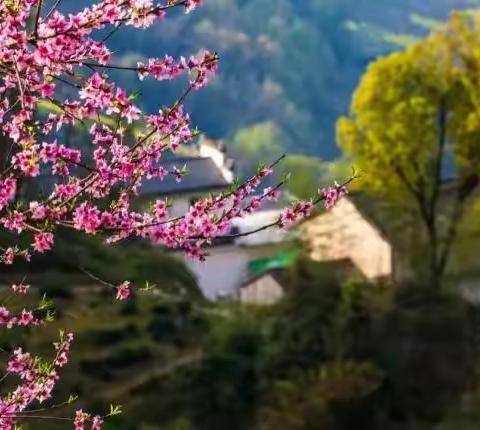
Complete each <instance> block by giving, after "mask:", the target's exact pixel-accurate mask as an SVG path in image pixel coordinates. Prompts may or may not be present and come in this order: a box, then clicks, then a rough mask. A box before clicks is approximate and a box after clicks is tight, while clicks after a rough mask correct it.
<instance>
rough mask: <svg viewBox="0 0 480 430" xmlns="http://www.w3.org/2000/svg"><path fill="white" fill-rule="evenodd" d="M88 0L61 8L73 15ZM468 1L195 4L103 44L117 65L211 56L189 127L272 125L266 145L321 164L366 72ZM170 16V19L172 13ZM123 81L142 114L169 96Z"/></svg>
mask: <svg viewBox="0 0 480 430" xmlns="http://www.w3.org/2000/svg"><path fill="white" fill-rule="evenodd" d="M91 3H92V2H91V1H90V0H82V1H78V2H64V4H65V5H66V6H65V7H71V8H72V9H75V10H76V9H78V7H79V6H80V5H87V4H91ZM479 4H480V2H479V1H478V0H425V1H421V2H419V1H414V0H389V1H381V0H275V1H271V0H205V2H204V7H202V8H201V9H200V10H198V11H196V12H195V13H193V14H190V15H187V16H185V15H183V14H180V13H177V12H173V13H172V14H171V16H170V18H169V19H167V20H165V22H163V23H162V24H160V25H158V26H157V27H156V28H155V29H153V30H152V31H149V32H148V33H144V32H138V31H126V32H119V33H118V35H115V36H114V37H113V38H112V46H113V48H114V49H115V52H116V54H117V56H118V57H119V58H118V60H117V61H118V62H121V63H125V64H132V63H133V64H134V63H135V62H136V61H138V60H139V59H141V58H142V57H143V56H147V55H148V56H163V55H164V54H165V53H167V52H168V53H169V54H172V55H186V56H188V55H190V54H192V53H195V52H197V50H198V49H199V48H202V47H203V48H208V49H210V50H215V51H217V52H219V54H220V56H221V58H222V62H221V69H220V73H219V76H218V78H217V80H216V82H215V84H214V85H212V86H210V87H209V88H207V89H206V90H203V91H201V92H200V93H197V94H194V95H193V97H191V99H190V100H189V107H190V109H192V110H193V113H194V120H195V122H196V124H198V126H199V127H200V129H202V130H203V131H205V132H206V133H208V134H209V135H210V136H212V137H214V138H229V139H232V140H233V139H234V136H235V134H236V133H237V132H238V131H239V130H240V129H242V128H245V127H250V126H252V125H254V124H259V123H269V124H273V125H274V127H275V128H276V130H277V133H276V134H275V136H274V138H272V139H274V143H277V144H278V143H280V146H281V147H282V149H287V150H289V151H290V152H300V153H307V154H314V155H316V156H319V157H320V158H322V159H327V160H329V159H332V158H334V157H335V156H336V155H338V149H337V147H336V145H335V142H334V124H335V121H336V118H337V117H338V116H339V115H340V114H342V113H345V112H346V110H347V109H348V104H349V100H350V97H351V94H352V91H353V89H354V88H355V86H356V84H357V82H358V79H359V77H360V76H361V75H362V73H363V72H364V70H365V67H366V65H367V64H368V63H369V61H371V60H372V59H374V58H375V57H377V56H378V55H380V54H385V53H387V52H389V51H391V50H394V49H396V48H399V47H400V46H402V45H404V44H405V43H409V42H411V41H412V40H413V38H414V37H415V36H421V35H424V34H426V33H427V32H428V31H429V29H431V28H432V26H434V25H435V24H436V23H437V20H443V19H445V18H446V17H447V15H448V13H449V11H451V10H452V9H453V8H468V7H475V6H478V5H479ZM172 15H173V16H172ZM122 76H123V81H124V83H126V84H128V86H129V87H130V88H131V89H132V90H139V91H141V93H142V99H141V100H142V103H143V105H144V106H146V107H148V108H149V109H155V108H157V107H158V106H159V105H162V104H165V103H167V102H168V101H169V100H171V99H172V97H174V96H175V95H177V94H178V91H179V88H178V87H177V88H175V86H172V85H171V83H166V84H164V85H159V84H158V83H157V82H152V81H148V80H147V81H146V82H144V83H143V84H142V85H140V84H139V82H138V80H137V79H136V78H135V77H134V76H132V75H122Z"/></svg>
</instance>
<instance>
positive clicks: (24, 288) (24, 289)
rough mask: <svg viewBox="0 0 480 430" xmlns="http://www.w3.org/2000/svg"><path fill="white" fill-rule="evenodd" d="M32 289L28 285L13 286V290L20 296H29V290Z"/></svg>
mask: <svg viewBox="0 0 480 430" xmlns="http://www.w3.org/2000/svg"><path fill="white" fill-rule="evenodd" d="M29 289H30V285H27V284H18V285H17V284H13V285H12V290H13V291H14V292H15V293H18V294H27V292H28V290H29Z"/></svg>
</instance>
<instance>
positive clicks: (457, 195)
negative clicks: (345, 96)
mask: <svg viewBox="0 0 480 430" xmlns="http://www.w3.org/2000/svg"><path fill="white" fill-rule="evenodd" d="M478 16H479V15H478V14H474V15H472V14H461V13H454V14H452V16H451V18H450V20H449V22H448V24H447V25H446V26H445V27H444V28H443V29H442V30H440V31H437V32H434V33H432V34H431V35H430V36H429V37H428V38H426V39H425V40H423V41H421V42H419V43H417V44H415V45H413V46H412V47H410V48H409V49H407V50H405V51H403V52H400V53H396V54H393V55H390V56H388V57H386V58H382V59H380V60H378V61H376V62H375V63H373V64H372V65H371V66H370V68H369V69H368V72H367V73H366V74H365V76H364V77H363V79H362V81H361V83H360V85H359V87H358V89H357V91H356V92H355V95H354V97H353V101H352V105H351V112H350V116H348V117H344V118H341V119H340V120H339V122H338V140H339V143H340V146H341V147H342V148H343V149H344V150H345V151H346V153H347V154H348V155H350V156H351V157H352V158H353V159H354V160H355V163H356V164H357V165H358V166H359V167H360V168H361V169H362V170H364V171H366V172H367V175H366V176H365V178H364V179H365V182H364V183H365V186H368V187H371V189H372V190H375V191H379V192H384V194H385V196H386V197H387V198H389V199H391V200H393V199H394V200H397V201H398V199H400V200H402V201H412V202H414V204H415V210H416V214H417V215H418V217H419V219H420V220H421V223H422V225H423V226H424V228H425V232H426V238H427V247H428V257H427V258H428V272H429V281H430V285H432V286H434V285H439V284H440V283H441V280H442V277H443V275H444V273H445V270H446V267H447V263H448V260H449V257H450V251H451V248H452V244H453V242H454V241H455V238H456V236H457V230H458V225H459V223H460V221H461V219H462V215H463V214H464V212H465V208H466V206H467V203H468V201H469V198H470V197H471V196H472V194H473V192H474V191H475V189H476V188H477V186H478V184H479V176H480V139H479V138H480V104H479V100H480V82H479V77H478V76H479V71H480V49H479V48H478V38H479V30H480V28H479V22H478ZM452 176H454V178H455V179H454V180H453V181H445V180H446V179H447V178H451V177H452Z"/></svg>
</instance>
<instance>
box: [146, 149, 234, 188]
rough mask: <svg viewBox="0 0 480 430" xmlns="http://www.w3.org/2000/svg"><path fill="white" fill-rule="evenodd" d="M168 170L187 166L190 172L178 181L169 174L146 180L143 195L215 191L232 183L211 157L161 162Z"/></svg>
mask: <svg viewBox="0 0 480 430" xmlns="http://www.w3.org/2000/svg"><path fill="white" fill-rule="evenodd" d="M161 165H162V167H165V169H167V170H168V171H173V168H174V167H177V168H179V169H181V168H182V167H183V166H186V168H187V169H188V173H187V174H186V175H185V176H184V177H183V178H182V180H181V181H180V182H177V180H176V179H175V176H174V175H167V176H166V177H165V178H164V179H163V180H160V179H158V178H155V179H151V180H145V181H144V182H143V184H142V187H141V188H140V194H141V195H145V196H146V195H169V194H186V193H194V192H204V191H214V190H218V189H222V188H227V187H228V186H229V185H230V183H229V182H228V181H227V179H226V178H225V177H224V175H223V173H222V171H221V170H220V168H219V167H218V166H217V165H216V164H215V162H214V161H213V160H212V159H211V158H207V157H184V158H174V159H171V160H165V161H162V163H161Z"/></svg>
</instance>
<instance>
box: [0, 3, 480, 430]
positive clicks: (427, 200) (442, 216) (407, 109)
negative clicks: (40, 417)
mask: <svg viewBox="0 0 480 430" xmlns="http://www.w3.org/2000/svg"><path fill="white" fill-rule="evenodd" d="M90 4H91V1H87V0H76V1H70V2H64V4H63V6H62V7H63V9H64V10H66V11H68V10H72V11H73V10H78V9H80V8H81V7H83V6H87V5H90ZM477 7H478V8H480V1H475V0H422V1H420V0H355V1H354V0H273V1H272V0H206V1H205V4H204V6H203V7H202V8H200V9H198V10H197V11H195V13H192V14H190V15H184V14H182V13H176V12H172V14H170V15H169V16H168V17H167V19H166V20H165V21H164V22H163V23H161V24H159V25H156V26H155V27H153V28H152V29H150V30H149V31H146V32H141V31H133V30H131V29H126V30H125V31H120V32H118V33H117V34H115V35H114V36H113V37H112V38H111V40H110V46H111V48H112V50H113V51H114V52H115V61H116V64H120V65H125V66H130V65H135V64H136V63H137V62H138V61H144V60H145V59H146V58H148V57H162V56H163V55H165V54H166V53H168V54H170V55H172V56H175V57H178V56H181V55H184V56H187V57H188V56H189V55H192V54H196V53H197V52H198V51H199V50H201V49H209V50H211V51H216V52H218V53H219V55H220V59H221V61H220V69H219V73H218V75H217V77H216V79H215V81H214V82H212V83H211V85H209V86H208V87H207V88H206V89H204V90H202V91H199V92H198V93H194V94H193V95H192V96H191V97H190V98H189V99H188V101H187V103H186V106H187V109H188V110H189V111H190V112H191V113H192V119H193V122H194V124H196V125H197V126H198V128H199V130H200V131H201V132H202V135H201V137H200V138H199V139H198V141H196V142H195V143H194V144H192V145H191V146H190V147H188V148H185V149H183V150H182V151H181V152H180V153H179V154H177V155H176V156H175V157H171V158H167V159H166V160H165V163H166V164H171V165H172V166H183V165H186V166H187V168H188V169H189V170H190V174H189V175H187V176H186V177H185V178H184V180H183V181H182V182H180V183H178V182H176V181H175V180H172V181H169V180H165V181H163V182H159V181H151V182H148V183H146V184H145V186H144V187H143V188H142V190H141V192H140V196H139V197H138V201H137V204H138V205H146V204H148V203H149V201H151V200H152V199H154V198H157V197H168V198H169V201H170V202H171V204H172V210H171V211H172V213H173V214H174V215H175V214H176V213H182V211H184V210H185V209H186V208H188V206H189V205H190V204H192V203H193V202H195V200H196V199H197V198H199V197H201V196H203V195H206V194H209V193H212V192H216V191H221V190H225V189H228V187H230V186H231V184H232V182H233V179H234V178H235V177H239V178H245V177H247V176H248V175H249V174H252V173H253V172H254V171H255V169H256V168H257V165H258V163H259V162H265V163H269V162H272V161H274V160H275V159H276V158H278V157H279V156H280V155H282V154H284V153H285V154H287V156H286V158H285V160H284V162H283V163H281V164H280V166H279V169H278V171H277V173H276V179H279V178H282V177H283V176H284V175H286V174H288V173H291V177H290V180H289V181H288V183H287V185H286V189H285V192H284V193H283V195H282V198H281V199H280V201H279V202H277V203H274V202H269V203H268V204H266V205H265V206H264V207H262V208H261V210H260V211H259V213H257V214H254V215H251V216H249V217H247V218H245V219H243V220H236V221H235V222H234V225H233V227H232V232H233V233H244V232H248V231H250V230H253V229H255V228H258V227H260V226H262V225H265V224H268V223H269V222H271V221H272V220H275V219H277V217H278V216H279V214H280V213H281V208H282V207H284V206H285V205H286V204H289V203H290V202H291V201H294V200H295V199H297V198H309V197H310V196H312V195H314V194H315V193H316V192H317V190H318V188H319V187H321V186H325V185H328V184H331V183H332V182H333V181H335V180H336V181H338V182H339V183H341V182H343V181H345V180H347V179H348V178H349V177H350V175H351V172H352V168H355V169H356V170H357V171H358V172H360V177H359V178H358V179H356V180H355V182H354V184H353V186H352V190H351V192H350V194H349V195H348V196H347V197H346V198H345V199H343V200H342V201H341V202H340V203H339V204H338V205H337V206H336V207H335V208H334V209H332V210H331V211H324V210H323V209H320V208H319V209H318V210H316V211H315V212H314V213H313V214H312V215H311V216H310V217H309V218H308V219H307V220H305V221H304V222H302V223H301V224H300V225H297V226H294V227H293V228H292V229H290V230H288V231H286V232H278V231H277V230H266V231H263V232H261V233H259V234H255V235H251V236H246V237H240V238H236V239H233V238H232V239H229V240H218V241H217V242H215V243H214V244H213V245H212V246H211V247H210V248H209V250H208V252H209V254H210V255H209V257H208V259H207V261H206V262H204V263H200V262H193V261H190V260H188V259H186V258H185V257H183V255H182V253H181V252H171V251H170V252H167V251H165V250H163V249H161V248H158V247H155V246H152V245H150V244H148V243H143V242H140V241H135V242H128V243H123V244H119V245H115V246H106V245H105V244H104V243H103V242H102V238H100V237H95V238H85V237H82V236H80V235H77V234H75V233H73V232H62V233H61V235H60V237H59V239H58V242H57V243H56V247H55V249H54V251H53V252H52V253H50V254H48V255H47V256H44V257H35V258H34V259H33V261H32V263H31V264H30V265H28V266H27V265H22V264H21V263H17V264H15V265H14V266H13V267H12V268H8V270H7V269H6V268H5V267H4V266H2V267H0V270H1V272H0V278H1V280H2V284H4V285H9V284H11V283H19V282H20V281H22V279H24V276H25V275H26V278H25V279H26V282H28V283H30V284H32V286H35V287H36V290H35V292H34V293H33V297H32V301H33V300H35V299H36V297H35V296H41V295H43V294H45V295H46V296H47V297H49V298H50V299H52V300H53V301H54V303H55V308H56V321H55V322H53V323H52V324H50V325H48V326H47V327H46V328H42V329H41V330H37V329H31V330H30V331H29V332H27V333H25V332H24V331H15V330H14V331H13V334H12V333H2V334H1V335H0V347H1V348H2V350H4V351H10V350H11V349H12V347H13V346H14V345H19V344H23V345H25V346H26V347H28V348H29V349H32V350H35V351H39V352H42V351H44V352H45V354H46V355H48V351H49V350H50V344H51V341H52V340H53V339H55V337H56V333H57V332H58V329H59V328H65V329H67V330H71V331H73V332H75V333H76V341H75V343H74V348H73V353H72V360H73V361H72V363H71V364H70V365H69V366H68V367H67V368H66V369H65V372H64V376H63V378H62V379H61V383H60V384H59V386H58V389H57V391H56V393H57V394H56V399H57V401H62V399H66V398H68V396H69V394H75V395H78V396H79V400H78V403H77V404H76V405H75V406H77V408H78V404H80V405H81V406H83V407H84V408H85V409H87V410H89V411H94V412H102V411H104V410H105V409H107V410H108V407H109V405H110V404H111V403H113V404H121V405H122V406H123V411H124V413H123V414H122V415H120V416H118V417H114V418H113V419H111V420H109V421H108V423H106V424H105V428H106V429H107V430H108V429H118V430H226V429H229V430H270V429H272V430H273V429H275V430H323V429H329V430H330V429H332V430H347V429H348V430H349V429H356V430H359V429H368V430H374V429H375V430H376V429H378V430H397V429H398V430H400V429H402V430H427V429H432V430H473V429H478V428H480V385H479V383H480V380H479V377H480V374H479V371H480V356H479V354H480V262H479V255H480V198H479V196H478V188H479V187H478V185H479V179H478V178H479V176H480V113H479V112H480V104H479V103H478V100H480V25H479V22H480V19H479V18H478V15H477V12H476V9H475V8H477ZM454 10H455V11H463V12H456V13H455V12H454ZM452 13H453V15H452ZM449 16H450V17H451V18H450V19H449ZM447 21H448V25H447V24H445V23H446V22H447ZM445 25H447V27H445ZM445 28H447V30H445ZM437 30H438V31H439V32H440V33H439V35H437V36H436V35H435V34H437V33H435V34H434V35H433V36H429V34H431V32H432V31H433V32H435V31H437ZM392 54H393V55H392ZM112 77H113V78H115V79H117V80H118V81H119V82H120V83H121V84H122V85H124V86H125V87H127V88H128V89H129V90H131V91H135V92H136V93H138V94H139V97H138V101H137V102H138V104H139V105H141V106H142V108H144V109H145V110H147V111H152V112H153V111H157V110H158V108H159V106H164V105H168V104H169V103H172V102H173V101H174V100H175V98H176V97H178V95H179V94H180V93H181V92H182V89H183V88H184V84H185V82H178V83H177V82H171V83H170V82H169V83H158V82H156V81H153V80H145V81H142V82H140V81H138V78H137V76H135V75H134V74H132V75H130V74H128V73H118V74H112ZM48 109H49V107H48V106H46V107H45V110H48ZM40 114H41V113H40ZM135 132H136V130H135V129H131V130H129V133H131V134H132V135H134V134H135ZM85 136H86V133H85V130H82V129H81V128H79V129H75V128H68V127H67V128H66V129H65V130H64V131H63V132H62V135H61V136H59V140H62V142H63V143H66V144H68V145H73V146H74V145H82V143H84V142H83V140H82V139H83V138H84V137H85ZM48 187H49V183H48V179H45V178H41V179H40V180H39V181H37V182H36V183H33V184H24V186H23V188H22V192H23V193H24V195H25V196H28V195H33V194H38V193H39V192H40V193H44V192H47V189H48ZM96 278H100V279H104V280H106V281H108V282H109V283H113V284H115V285H116V284H118V283H120V282H122V281H123V280H126V279H128V280H130V281H131V282H132V284H133V285H135V286H138V287H143V286H144V285H145V283H146V281H148V282H149V283H150V284H155V286H156V287H155V288H154V289H152V290H149V291H146V292H141V291H137V292H136V293H135V294H134V297H133V298H132V299H130V300H128V301H126V302H124V303H119V302H114V300H113V299H112V292H111V289H110V288H108V287H106V286H104V285H103V284H102V283H101V282H98V281H97V280H96ZM3 355H4V356H7V354H2V356H3ZM52 428H59V429H61V428H64V427H62V425H61V424H58V425H57V424H52V423H51V422H46V423H43V422H38V423H27V424H26V425H25V429H26V430H28V429H39V430H43V429H52ZM65 428H66V427H65Z"/></svg>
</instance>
